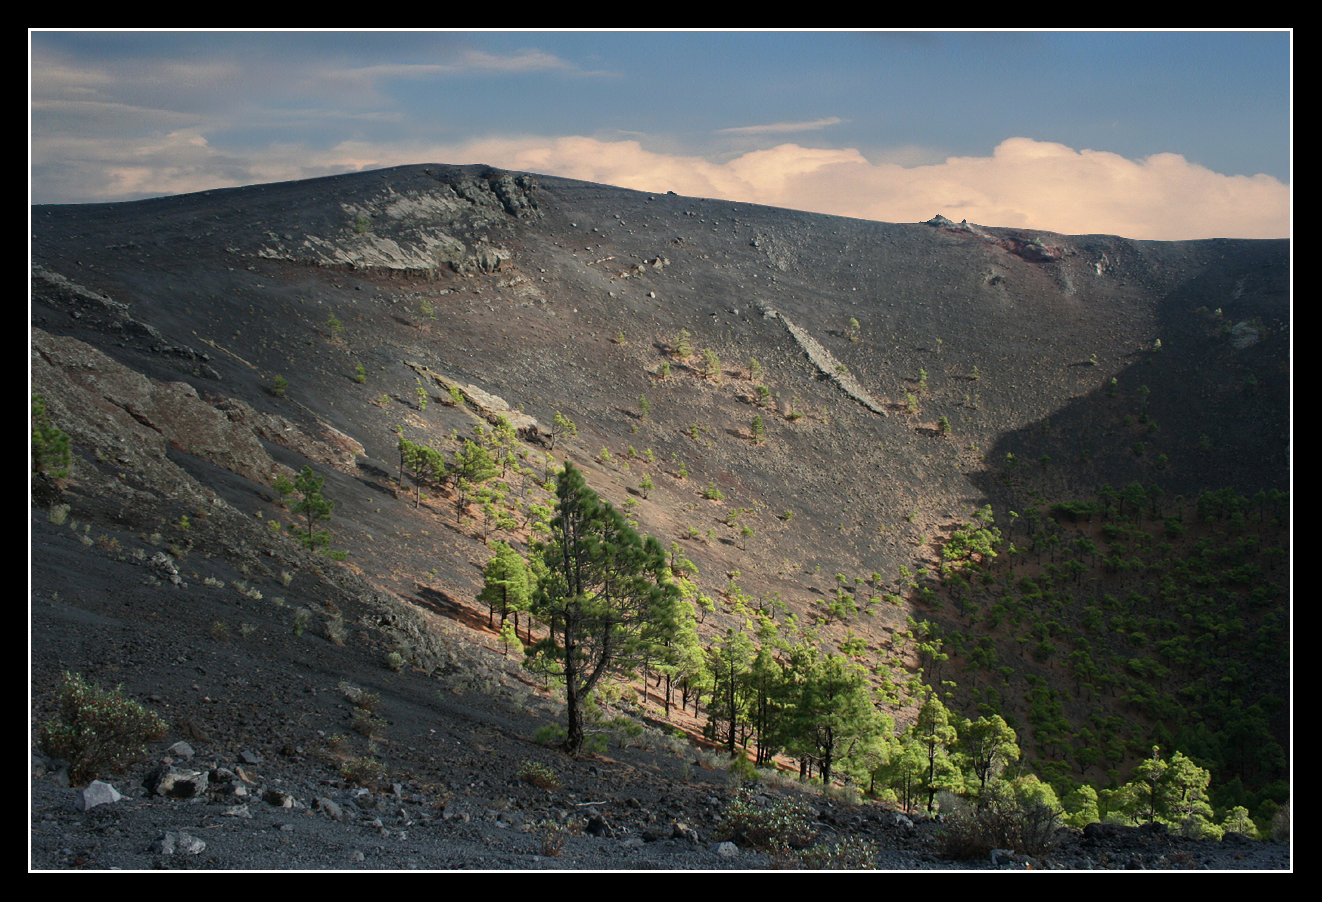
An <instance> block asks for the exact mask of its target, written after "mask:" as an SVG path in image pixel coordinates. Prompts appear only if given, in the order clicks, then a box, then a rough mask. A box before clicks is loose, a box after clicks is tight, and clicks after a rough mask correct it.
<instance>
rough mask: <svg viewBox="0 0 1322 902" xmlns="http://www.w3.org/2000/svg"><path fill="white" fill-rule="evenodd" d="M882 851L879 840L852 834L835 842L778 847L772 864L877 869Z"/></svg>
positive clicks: (821, 868) (816, 868)
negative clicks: (795, 847) (804, 846)
mask: <svg viewBox="0 0 1322 902" xmlns="http://www.w3.org/2000/svg"><path fill="white" fill-rule="evenodd" d="M878 854H880V849H878V847H877V844H876V843H874V842H869V841H868V840H866V839H860V838H859V837H857V836H850V837H847V838H845V839H843V840H841V841H840V842H838V843H836V844H835V845H825V844H823V845H817V846H812V847H811V848H807V849H799V850H794V849H779V850H776V851H774V852H773V853H772V863H771V866H772V867H773V868H775V869H777V870H803V871H875V870H876V869H877V855H878Z"/></svg>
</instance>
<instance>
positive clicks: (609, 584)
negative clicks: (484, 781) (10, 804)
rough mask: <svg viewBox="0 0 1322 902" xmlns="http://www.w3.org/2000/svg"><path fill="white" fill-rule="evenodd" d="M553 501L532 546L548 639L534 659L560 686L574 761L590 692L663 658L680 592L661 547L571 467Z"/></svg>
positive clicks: (538, 606) (539, 611) (536, 601)
mask: <svg viewBox="0 0 1322 902" xmlns="http://www.w3.org/2000/svg"><path fill="white" fill-rule="evenodd" d="M556 498H557V505H556V516H555V518H554V519H553V520H552V521H551V537H550V540H549V541H547V542H544V543H536V544H534V546H533V547H534V550H535V551H536V552H537V553H538V554H539V555H540V557H541V559H542V562H543V565H544V568H545V569H544V572H543V574H542V576H541V578H540V579H539V581H538V585H537V588H536V591H535V593H534V595H533V610H534V612H535V614H536V616H537V618H538V619H539V620H541V621H542V622H543V623H546V624H549V625H550V633H549V635H548V636H547V637H546V638H545V639H543V640H541V641H540V642H538V643H536V645H534V646H533V649H532V656H531V658H532V663H533V664H534V666H539V667H541V668H543V669H544V670H545V672H547V673H550V674H554V675H556V676H559V677H561V678H563V680H564V686H565V712H566V717H567V720H568V724H567V735H566V738H565V744H564V748H565V751H566V752H568V753H569V754H571V755H577V754H578V753H579V752H580V751H581V750H582V749H583V743H584V741H585V738H586V735H585V730H584V712H585V706H586V704H587V703H588V700H589V697H590V695H591V693H592V691H593V689H594V688H596V686H597V684H598V683H599V682H600V680H601V679H602V677H604V676H605V675H606V674H607V673H609V672H612V671H628V670H629V669H631V668H633V667H636V666H638V665H639V664H641V663H642V662H644V661H649V660H651V661H655V660H657V659H658V657H659V656H662V655H663V654H664V653H663V652H662V651H661V650H662V649H664V648H665V647H666V644H667V642H668V640H670V639H672V638H673V629H674V624H675V622H676V619H675V617H674V615H673V611H672V609H673V607H674V605H675V604H676V603H677V602H678V592H677V590H676V589H675V587H674V585H673V584H672V582H671V580H670V574H669V568H668V566H667V563H666V554H665V551H664V550H663V549H662V548H661V543H660V542H658V541H657V540H656V539H654V538H652V537H650V536H649V537H648V538H646V539H644V538H642V537H640V536H639V535H638V533H637V532H635V531H634V530H633V529H632V528H630V527H629V525H628V524H627V523H626V522H625V519H624V517H623V516H622V515H621V514H620V513H619V512H618V511H617V510H615V508H614V507H612V506H611V505H610V504H608V503H605V502H603V501H601V500H600V499H599V498H598V497H597V494H596V492H594V491H592V490H591V489H590V488H588V485H587V482H586V481H585V480H584V479H583V474H582V473H580V472H579V471H578V470H577V469H576V468H575V467H574V465H573V464H570V463H566V464H565V468H564V470H563V471H561V473H560V475H559V477H558V479H557V482H556Z"/></svg>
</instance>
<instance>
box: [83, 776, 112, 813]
mask: <svg viewBox="0 0 1322 902" xmlns="http://www.w3.org/2000/svg"><path fill="white" fill-rule="evenodd" d="M122 798H124V797H123V796H122V795H120V794H119V792H117V791H116V790H115V787H113V786H111V785H110V784H109V783H103V782H102V781H100V780H93V781H92V782H91V783H89V784H88V785H87V788H86V789H84V790H82V791H81V792H79V793H78V797H77V798H76V799H74V807H76V808H77V809H78V810H79V811H87V810H88V809H89V808H95V807H96V806H97V805H110V804H113V803H114V802H118V801H119V800H120V799H122Z"/></svg>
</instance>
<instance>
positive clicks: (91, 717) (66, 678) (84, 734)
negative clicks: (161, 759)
mask: <svg viewBox="0 0 1322 902" xmlns="http://www.w3.org/2000/svg"><path fill="white" fill-rule="evenodd" d="M59 706H60V712H59V714H58V715H57V716H56V717H54V718H52V719H51V720H48V721H46V722H45V723H44V724H42V725H41V732H40V739H39V742H40V744H41V748H42V749H43V750H44V751H45V752H46V754H48V755H50V756H51V757H54V758H63V759H64V760H66V761H68V762H69V779H70V780H72V781H73V782H74V783H85V782H87V781H89V780H91V779H93V778H94V777H96V776H97V774H98V773H99V772H100V771H102V770H106V769H111V770H120V769H122V768H123V767H124V765H126V764H127V763H128V762H130V761H132V760H133V759H135V758H139V757H141V756H142V755H145V754H146V753H147V743H149V742H151V741H152V740H154V739H159V738H161V736H163V735H164V734H165V721H163V720H161V718H159V717H158V716H156V714H154V713H153V712H151V711H148V710H147V709H146V708H144V707H143V706H142V705H140V704H138V703H137V702H135V701H133V700H131V699H127V698H125V697H124V693H123V689H122V687H116V688H115V689H113V690H106V689H101V688H100V687H98V686H93V685H90V684H89V683H88V682H87V681H86V680H84V679H83V677H82V675H81V674H76V673H69V672H68V671H65V672H64V674H63V676H62V677H61V684H60V690H59Z"/></svg>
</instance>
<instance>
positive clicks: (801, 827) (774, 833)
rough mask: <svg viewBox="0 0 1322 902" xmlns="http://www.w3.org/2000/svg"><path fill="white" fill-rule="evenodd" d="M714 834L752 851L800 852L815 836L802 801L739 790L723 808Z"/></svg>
mask: <svg viewBox="0 0 1322 902" xmlns="http://www.w3.org/2000/svg"><path fill="white" fill-rule="evenodd" d="M717 835H718V838H724V839H731V840H734V841H735V842H736V843H739V844H741V845H745V846H748V847H749V848H753V849H762V850H772V849H782V850H783V849H801V848H803V847H805V846H807V845H808V843H810V842H812V841H813V839H814V838H815V837H816V836H817V828H816V827H814V826H813V812H812V809H810V808H809V807H808V805H807V803H806V802H803V801H801V800H799V799H795V798H780V799H775V798H767V797H765V796H760V795H758V794H757V793H756V792H755V791H753V790H751V789H742V790H740V791H739V793H738V795H736V796H735V799H734V801H733V802H731V803H730V804H729V805H728V806H726V809H725V813H724V814H723V815H722V817H721V823H720V826H719V827H718V828H717Z"/></svg>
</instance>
